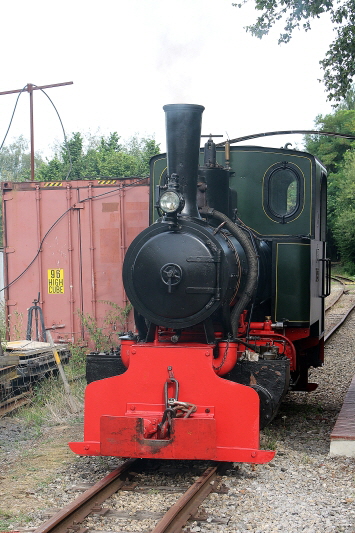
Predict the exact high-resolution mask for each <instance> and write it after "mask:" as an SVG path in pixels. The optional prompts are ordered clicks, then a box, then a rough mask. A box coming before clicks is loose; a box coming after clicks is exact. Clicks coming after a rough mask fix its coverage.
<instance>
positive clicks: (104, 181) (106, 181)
mask: <svg viewBox="0 0 355 533" xmlns="http://www.w3.org/2000/svg"><path fill="white" fill-rule="evenodd" d="M116 182H117V180H97V184H98V185H115V183H116Z"/></svg>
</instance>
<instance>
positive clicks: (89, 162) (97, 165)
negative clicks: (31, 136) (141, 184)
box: [36, 132, 160, 181]
mask: <svg viewBox="0 0 355 533" xmlns="http://www.w3.org/2000/svg"><path fill="white" fill-rule="evenodd" d="M89 140H90V142H89V146H88V147H85V146H84V144H85V143H84V137H83V136H82V135H81V134H80V133H79V132H76V133H73V134H72V136H71V138H70V139H69V140H68V141H67V142H66V143H63V144H62V145H61V146H60V147H59V149H58V153H57V154H56V155H55V156H54V158H53V159H51V160H50V161H47V162H46V163H43V164H42V165H41V167H40V168H39V169H38V172H37V174H36V179H37V180H39V181H59V180H64V179H75V180H78V179H83V178H85V177H90V178H99V177H117V178H120V177H121V178H122V177H127V176H143V175H147V174H149V159H150V158H151V157H152V156H153V155H155V154H158V153H159V151H160V149H159V145H158V144H157V143H156V142H155V140H154V139H151V138H143V139H140V138H138V137H137V136H135V137H132V139H130V141H129V142H128V143H127V144H126V145H124V144H120V143H119V140H120V137H119V136H118V134H117V132H114V133H110V134H109V135H108V136H107V137H105V136H101V137H96V138H94V137H92V136H91V137H90V139H89Z"/></svg>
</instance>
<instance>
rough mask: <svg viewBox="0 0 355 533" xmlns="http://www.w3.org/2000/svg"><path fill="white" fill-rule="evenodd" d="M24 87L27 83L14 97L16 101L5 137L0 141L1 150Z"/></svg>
mask: <svg viewBox="0 0 355 533" xmlns="http://www.w3.org/2000/svg"><path fill="white" fill-rule="evenodd" d="M26 87H27V85H25V86H24V87H23V88H22V89H21V91H20V92H19V93H18V96H17V98H16V102H15V106H14V109H13V111H12V115H11V118H10V122H9V125H8V128H7V130H6V133H5V137H4V139H3V141H2V143H1V145H0V150H2V148H3V146H4V144H5V141H6V137H7V135H8V133H9V131H10V128H11V124H12V121H13V118H14V116H15V111H16V107H17V104H18V101H19V99H20V96H21V94H22V93H23V92H24V90H25V89H26Z"/></svg>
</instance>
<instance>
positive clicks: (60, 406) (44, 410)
mask: <svg viewBox="0 0 355 533" xmlns="http://www.w3.org/2000/svg"><path fill="white" fill-rule="evenodd" d="M84 388H85V383H84V379H78V380H76V381H74V382H72V383H71V394H72V396H73V397H74V399H75V401H77V402H78V403H79V404H80V405H82V404H83V395H84ZM17 417H18V418H21V419H23V420H24V421H25V422H26V425H27V426H29V427H31V429H32V432H33V431H34V432H36V433H37V436H39V435H40V434H41V428H42V426H44V425H58V424H63V423H68V421H70V420H77V415H73V414H71V406H70V403H69V401H68V396H67V394H66V392H65V390H64V387H63V383H62V381H61V379H60V378H59V377H54V376H53V377H51V378H48V379H45V380H42V381H41V382H40V383H38V385H37V386H36V387H35V389H34V396H33V400H32V402H31V404H30V405H29V406H26V407H23V408H22V409H20V410H19V411H18V413H17Z"/></svg>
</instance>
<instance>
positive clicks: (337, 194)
mask: <svg viewBox="0 0 355 533" xmlns="http://www.w3.org/2000/svg"><path fill="white" fill-rule="evenodd" d="M354 103H355V100H354V89H352V90H351V91H350V92H349V93H348V94H347V97H346V98H345V99H344V101H343V102H342V104H341V105H340V106H339V109H338V111H336V112H334V113H333V114H329V115H325V116H322V115H319V116H318V117H317V118H316V121H315V125H316V128H317V129H319V130H323V131H334V132H339V133H349V134H352V135H354V134H355V109H354ZM349 107H353V109H349ZM305 145H306V150H307V151H308V152H310V153H312V154H314V155H316V156H317V157H318V158H319V159H320V160H321V161H322V163H323V164H324V165H325V166H326V167H327V169H328V172H329V174H328V229H329V232H328V245H329V248H330V250H331V253H332V255H333V258H334V259H335V258H336V257H337V255H338V254H339V253H340V256H341V259H342V261H343V263H344V264H345V266H346V268H347V270H348V272H349V273H350V274H352V273H355V141H350V140H349V139H339V138H336V137H326V136H320V135H319V136H317V135H307V136H306V137H305Z"/></svg>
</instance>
